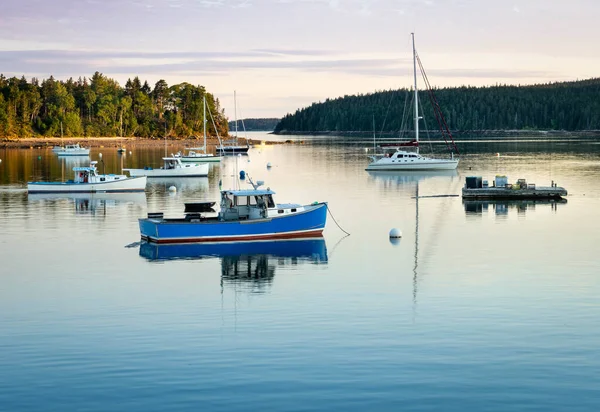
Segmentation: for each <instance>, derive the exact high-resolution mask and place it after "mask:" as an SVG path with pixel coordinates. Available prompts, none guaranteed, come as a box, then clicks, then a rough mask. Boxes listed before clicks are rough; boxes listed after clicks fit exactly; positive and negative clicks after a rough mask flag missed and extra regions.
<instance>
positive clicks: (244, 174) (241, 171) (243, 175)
mask: <svg viewBox="0 0 600 412" xmlns="http://www.w3.org/2000/svg"><path fill="white" fill-rule="evenodd" d="M245 178H246V172H244V171H243V170H240V180H244V179H245Z"/></svg>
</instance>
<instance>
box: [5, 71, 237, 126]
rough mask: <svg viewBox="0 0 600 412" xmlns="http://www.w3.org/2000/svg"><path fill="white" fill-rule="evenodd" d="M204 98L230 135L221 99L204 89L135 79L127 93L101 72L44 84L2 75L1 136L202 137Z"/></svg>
mask: <svg viewBox="0 0 600 412" xmlns="http://www.w3.org/2000/svg"><path fill="white" fill-rule="evenodd" d="M204 95H206V104H207V112H208V111H209V110H210V113H212V116H213V117H214V120H215V124H216V126H217V130H218V132H219V134H220V135H225V134H227V118H226V117H225V114H224V112H223V110H221V108H220V105H219V100H218V99H215V98H214V96H213V95H212V94H210V93H208V92H207V91H206V89H205V88H204V87H203V86H194V85H191V84H189V83H181V84H176V85H173V86H169V85H168V84H167V82H166V81H164V80H159V81H158V82H156V84H155V85H154V87H151V86H150V85H149V84H148V82H147V81H145V82H144V83H142V82H141V80H140V79H139V78H138V77H135V78H134V79H133V80H131V79H129V80H127V82H126V84H125V87H124V88H123V87H121V86H119V83H117V82H116V81H115V80H113V79H110V78H108V77H106V76H104V75H103V74H101V73H99V72H96V73H95V74H94V75H93V76H92V77H91V78H89V79H87V78H85V77H84V78H81V77H80V78H79V79H78V80H73V79H72V78H71V79H69V80H66V81H59V80H55V79H54V78H53V77H50V78H48V79H45V80H42V81H41V82H40V81H39V80H38V79H36V78H34V79H31V81H28V80H27V79H26V78H25V77H24V76H23V77H21V78H20V79H19V78H17V77H11V78H6V77H5V76H3V75H1V74H0V136H2V137H32V136H34V137H35V136H55V137H58V136H61V133H62V135H63V136H75V137H80V136H137V137H163V136H165V135H167V136H170V137H189V136H190V135H194V134H201V133H202V129H203V120H204V119H203V96H204ZM207 117H208V123H207V127H208V132H209V133H210V134H211V135H214V133H215V128H214V127H213V123H212V121H211V119H210V116H208V115H207ZM61 129H62V130H61Z"/></svg>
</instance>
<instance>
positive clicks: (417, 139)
mask: <svg viewBox="0 0 600 412" xmlns="http://www.w3.org/2000/svg"><path fill="white" fill-rule="evenodd" d="M410 35H411V36H412V47H413V76H414V80H415V140H416V141H417V151H418V150H419V146H418V144H419V92H418V90H417V51H416V49H415V34H414V33H411V34H410Z"/></svg>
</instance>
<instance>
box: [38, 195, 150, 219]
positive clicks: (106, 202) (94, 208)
mask: <svg viewBox="0 0 600 412" xmlns="http://www.w3.org/2000/svg"><path fill="white" fill-rule="evenodd" d="M27 200H28V202H32V203H38V204H40V205H41V206H44V207H46V206H52V205H55V204H56V203H58V202H60V201H64V200H66V201H69V202H72V203H73V206H74V209H75V214H91V215H95V214H97V213H100V214H104V215H105V214H106V212H107V208H114V207H118V206H119V205H120V204H127V203H129V204H134V205H138V206H145V205H146V193H144V192H142V193H35V194H27Z"/></svg>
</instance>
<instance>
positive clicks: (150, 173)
mask: <svg viewBox="0 0 600 412" xmlns="http://www.w3.org/2000/svg"><path fill="white" fill-rule="evenodd" d="M163 162H164V164H163V167H161V168H159V169H154V168H152V167H149V166H146V167H144V168H143V169H123V171H124V172H129V175H130V176H132V177H135V176H147V177H206V176H208V164H206V163H200V164H183V163H181V159H180V158H179V157H175V156H172V157H163Z"/></svg>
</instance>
